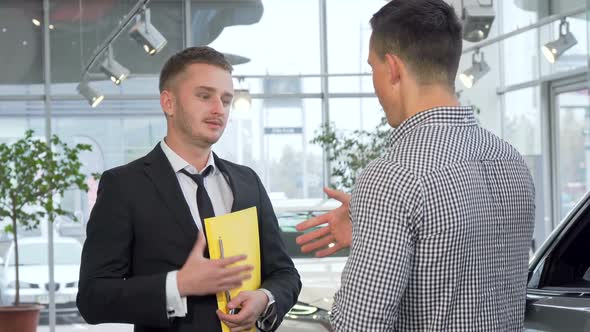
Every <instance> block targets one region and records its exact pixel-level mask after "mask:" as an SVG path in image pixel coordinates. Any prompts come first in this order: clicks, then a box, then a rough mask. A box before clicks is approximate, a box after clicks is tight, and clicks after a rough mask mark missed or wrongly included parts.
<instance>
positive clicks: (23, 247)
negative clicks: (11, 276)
mask: <svg viewBox="0 0 590 332" xmlns="http://www.w3.org/2000/svg"><path fill="white" fill-rule="evenodd" d="M18 248H19V251H18V258H19V265H20V266H25V265H49V264H48V255H47V243H27V244H19V245H18ZM53 254H54V258H53V259H54V264H55V265H79V264H80V256H81V255H82V250H81V246H80V245H79V244H77V243H55V244H54V250H53ZM9 265H10V266H14V254H13V255H11V257H10V262H9Z"/></svg>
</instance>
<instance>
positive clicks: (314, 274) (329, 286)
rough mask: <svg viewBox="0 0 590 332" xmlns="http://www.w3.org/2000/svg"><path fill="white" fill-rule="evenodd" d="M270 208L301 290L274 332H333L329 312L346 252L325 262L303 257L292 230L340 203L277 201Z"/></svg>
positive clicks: (296, 233)
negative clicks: (299, 278) (274, 215)
mask: <svg viewBox="0 0 590 332" xmlns="http://www.w3.org/2000/svg"><path fill="white" fill-rule="evenodd" d="M273 206H274V209H275V213H276V215H277V219H278V221H279V226H280V228H281V232H282V234H281V235H282V238H283V241H284V242H285V245H286V246H287V252H288V253H289V255H290V256H291V258H292V259H293V262H294V263H295V267H296V268H297V271H298V272H299V274H300V276H301V283H302V286H303V287H302V289H301V294H300V295H299V300H298V303H297V305H295V307H293V309H292V310H291V311H290V312H289V313H288V314H287V315H286V316H285V320H284V321H283V323H282V324H281V326H280V327H279V329H278V330H277V331H279V332H304V331H305V332H311V331H318V332H319V331H332V329H331V327H330V322H329V312H330V310H331V307H332V303H333V298H334V294H335V293H336V291H337V290H338V288H339V287H340V275H341V273H342V270H343V269H344V265H345V264H346V259H347V257H348V254H349V250H348V249H346V250H341V251H339V252H337V253H336V254H334V255H332V256H330V257H326V258H316V257H315V256H314V254H313V253H311V254H303V253H302V252H301V250H300V247H299V245H297V243H296V242H295V239H296V238H297V236H299V235H301V234H303V233H302V232H298V231H297V230H296V229H295V226H296V225H297V224H299V223H300V222H302V221H304V220H307V219H309V218H311V217H314V216H317V215H320V214H323V213H326V212H327V211H329V210H332V209H334V208H336V207H338V206H340V203H339V202H337V201H334V200H327V201H321V200H285V201H280V200H279V201H273Z"/></svg>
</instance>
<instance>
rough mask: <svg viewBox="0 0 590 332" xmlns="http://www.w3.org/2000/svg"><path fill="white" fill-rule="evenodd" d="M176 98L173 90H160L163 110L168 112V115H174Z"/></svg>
mask: <svg viewBox="0 0 590 332" xmlns="http://www.w3.org/2000/svg"><path fill="white" fill-rule="evenodd" d="M174 103H175V99H174V95H173V94H172V92H170V91H168V90H163V91H162V92H160V106H161V107H162V111H164V113H165V114H166V117H170V116H173V115H174V112H175V110H176V107H174Z"/></svg>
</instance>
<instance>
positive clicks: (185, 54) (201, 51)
mask: <svg viewBox="0 0 590 332" xmlns="http://www.w3.org/2000/svg"><path fill="white" fill-rule="evenodd" d="M194 63H204V64H209V65H213V66H216V67H219V68H221V69H223V70H226V71H228V72H229V73H231V72H232V70H233V67H232V65H231V64H230V63H229V62H228V61H227V59H226V58H225V57H224V56H223V54H222V53H220V52H218V51H216V50H215V49H213V48H211V47H209V46H198V47H189V48H186V49H184V50H182V51H180V52H178V53H176V54H174V55H173V56H171V57H170V59H168V61H166V63H165V64H164V67H163V68H162V71H161V72H160V84H159V88H160V92H162V91H164V90H165V89H166V88H167V87H168V85H169V84H170V82H171V81H172V80H173V79H174V78H175V77H176V76H178V74H180V73H182V71H184V69H185V68H186V67H187V66H188V65H192V64H194Z"/></svg>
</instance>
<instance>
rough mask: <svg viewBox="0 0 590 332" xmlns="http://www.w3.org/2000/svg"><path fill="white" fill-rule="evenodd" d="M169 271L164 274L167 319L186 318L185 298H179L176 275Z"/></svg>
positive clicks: (174, 272) (175, 272)
mask: <svg viewBox="0 0 590 332" xmlns="http://www.w3.org/2000/svg"><path fill="white" fill-rule="evenodd" d="M177 273H178V271H171V272H168V274H166V315H168V318H172V317H184V316H186V312H187V309H186V297H180V292H179V291H178V284H177V281H176V274H177Z"/></svg>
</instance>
